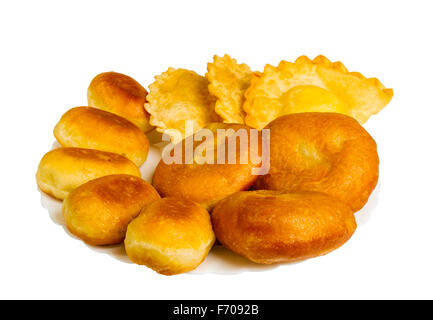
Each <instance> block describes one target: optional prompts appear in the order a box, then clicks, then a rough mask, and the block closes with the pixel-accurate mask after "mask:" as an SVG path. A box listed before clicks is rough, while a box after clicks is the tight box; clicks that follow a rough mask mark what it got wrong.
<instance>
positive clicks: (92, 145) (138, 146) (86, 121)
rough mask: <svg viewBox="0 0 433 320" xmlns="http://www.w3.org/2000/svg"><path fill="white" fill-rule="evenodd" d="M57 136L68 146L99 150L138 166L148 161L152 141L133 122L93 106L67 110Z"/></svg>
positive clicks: (59, 123)
mask: <svg viewBox="0 0 433 320" xmlns="http://www.w3.org/2000/svg"><path fill="white" fill-rule="evenodd" d="M54 136H55V137H56V139H57V141H58V142H59V143H60V144H61V145H62V146H64V147H78V148H87V149H96V150H101V151H107V152H114V153H118V154H121V155H123V156H125V157H127V158H128V159H130V160H131V161H132V162H134V163H135V164H136V165H137V166H141V165H142V164H143V163H144V161H146V158H147V153H148V151H149V141H148V140H147V137H146V135H145V134H144V133H143V131H141V130H140V129H139V128H138V127H137V126H136V125H134V124H133V123H132V122H130V121H128V120H126V119H124V118H122V117H119V116H117V115H115V114H114V113H110V112H107V111H103V110H99V109H96V108H91V107H76V108H72V109H70V110H69V111H67V112H66V113H65V114H64V115H63V116H62V118H61V119H60V121H59V122H58V123H57V125H56V127H55V128H54Z"/></svg>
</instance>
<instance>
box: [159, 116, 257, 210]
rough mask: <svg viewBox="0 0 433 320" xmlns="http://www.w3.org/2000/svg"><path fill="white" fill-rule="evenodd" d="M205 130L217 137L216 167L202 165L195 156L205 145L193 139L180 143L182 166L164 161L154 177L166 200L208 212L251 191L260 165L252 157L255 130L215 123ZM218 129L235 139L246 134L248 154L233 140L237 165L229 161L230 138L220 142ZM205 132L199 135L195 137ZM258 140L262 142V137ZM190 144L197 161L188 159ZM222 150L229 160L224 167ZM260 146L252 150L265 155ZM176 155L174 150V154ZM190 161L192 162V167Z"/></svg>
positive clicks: (214, 146) (239, 125)
mask: <svg viewBox="0 0 433 320" xmlns="http://www.w3.org/2000/svg"><path fill="white" fill-rule="evenodd" d="M205 129H208V130H210V132H212V133H213V135H214V137H213V138H212V141H213V142H214V143H213V145H212V148H211V149H212V150H211V152H213V153H214V155H213V156H212V157H211V158H212V159H213V164H210V163H199V159H197V157H195V153H196V150H197V149H198V148H201V146H202V143H203V141H202V140H200V139H199V141H194V140H195V138H194V136H189V137H187V138H186V139H184V140H183V141H182V142H180V145H181V152H182V154H181V159H182V163H170V164H167V163H165V162H164V158H163V159H161V161H160V162H159V164H158V166H157V167H156V170H155V173H154V175H153V180H152V184H153V186H154V187H155V188H156V190H158V192H159V193H160V194H161V196H163V197H173V196H177V197H181V198H184V199H188V200H192V201H195V202H198V203H200V204H202V205H203V206H204V207H206V208H207V209H211V208H212V207H213V206H214V205H215V204H216V203H217V202H218V201H219V200H221V199H223V198H225V197H227V196H228V195H230V194H232V193H234V192H237V191H241V190H247V189H249V188H250V187H251V186H252V185H253V183H254V182H255V181H256V180H257V178H258V175H254V174H253V169H254V168H257V167H258V166H259V165H260V164H257V161H252V160H253V155H252V154H250V153H249V150H250V148H249V147H250V134H251V130H255V129H251V128H250V127H247V126H245V125H241V124H227V123H212V124H210V125H208V126H207V127H205ZM218 129H226V130H232V134H231V138H233V137H235V135H236V134H240V133H242V132H243V133H245V137H246V142H247V146H248V147H247V148H246V150H245V149H244V150H242V151H241V148H240V143H239V141H240V139H239V138H237V139H236V138H235V139H234V140H232V141H235V143H236V159H235V160H236V161H235V163H233V164H230V163H229V161H228V154H229V152H228V149H229V145H230V142H229V140H228V139H229V138H227V137H226V138H225V139H218V136H217V130H218ZM201 132H202V131H199V132H198V133H196V134H195V136H197V135H199V134H200V133H201ZM228 136H230V134H228ZM258 139H259V140H258V141H259V142H260V139H261V137H260V133H259V134H258ZM205 143H206V142H205ZM189 144H190V145H192V146H193V153H191V154H194V158H193V159H190V158H188V156H187V154H186V152H185V150H186V146H187V145H189ZM220 146H222V148H221V149H223V150H225V159H223V160H224V161H222V163H221V161H220V163H218V159H217V152H216V150H217V149H218V148H219V147H220ZM260 146H261V144H260V143H259V144H258V146H253V147H252V148H251V149H253V148H254V150H255V153H256V154H257V155H259V156H260V153H261V150H260ZM176 149H177V146H176V147H174V150H176ZM214 151H215V152H214ZM174 152H175V151H173V150H172V152H171V154H174ZM206 153H207V152H206ZM244 156H246V161H241V159H242V158H245V157H244ZM188 161H190V162H189V163H188Z"/></svg>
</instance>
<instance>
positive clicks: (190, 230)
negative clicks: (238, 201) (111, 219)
mask: <svg viewBox="0 0 433 320" xmlns="http://www.w3.org/2000/svg"><path fill="white" fill-rule="evenodd" d="M214 242H215V235H214V233H213V230H212V224H211V221H210V217H209V213H208V212H207V211H206V210H205V209H204V208H203V207H202V206H200V205H199V204H198V203H195V202H193V201H189V200H184V199H179V198H163V199H161V200H157V201H155V202H153V203H151V204H150V205H149V206H147V207H145V208H144V209H143V210H142V211H141V213H140V215H139V216H138V217H137V218H136V219H134V220H133V221H132V222H131V223H130V224H129V226H128V231H127V233H126V238H125V249H126V253H127V254H128V257H129V258H130V259H131V261H132V262H135V263H137V264H140V265H146V266H148V267H149V268H152V269H153V270H155V271H156V272H158V273H161V274H164V275H174V274H179V273H183V272H188V271H191V270H194V269H195V268H196V267H197V266H198V265H200V264H201V263H202V262H203V260H204V259H205V258H206V256H207V255H208V253H209V251H210V249H211V248H212V246H213V244H214Z"/></svg>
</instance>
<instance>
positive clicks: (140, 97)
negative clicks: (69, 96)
mask: <svg viewBox="0 0 433 320" xmlns="http://www.w3.org/2000/svg"><path fill="white" fill-rule="evenodd" d="M146 96H147V91H146V89H144V88H143V86H142V85H141V84H139V83H138V82H137V81H135V80H134V79H133V78H131V77H129V76H127V75H124V74H121V73H117V72H104V73H100V74H98V75H97V76H96V77H95V78H93V80H92V81H91V82H90V85H89V88H88V89H87V101H88V103H89V106H92V107H94V108H98V109H101V110H105V111H108V112H112V113H114V114H117V115H118V116H121V117H123V118H125V119H128V120H129V121H131V122H132V123H133V124H135V125H136V126H137V127H139V128H140V129H141V130H143V131H144V132H148V131H150V130H151V129H152V128H153V127H152V126H151V125H150V124H149V117H150V115H149V114H148V113H147V111H146V110H145V109H144V103H145V102H146Z"/></svg>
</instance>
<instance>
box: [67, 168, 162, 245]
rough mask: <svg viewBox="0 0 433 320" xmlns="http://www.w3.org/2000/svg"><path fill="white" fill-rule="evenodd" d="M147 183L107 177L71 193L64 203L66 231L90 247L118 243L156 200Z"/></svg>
mask: <svg viewBox="0 0 433 320" xmlns="http://www.w3.org/2000/svg"><path fill="white" fill-rule="evenodd" d="M159 198H160V196H159V194H158V192H157V191H156V190H155V189H154V188H153V187H152V186H151V185H150V184H148V183H147V182H146V181H144V180H143V179H140V178H138V177H135V176H131V175H124V174H118V175H117V174H116V175H109V176H105V177H102V178H98V179H95V180H92V181H89V182H87V183H85V184H83V185H81V186H80V187H78V188H76V189H75V190H74V191H72V192H71V193H70V194H69V196H68V197H67V198H66V199H65V201H64V203H63V216H64V217H65V220H66V226H67V227H68V230H69V231H70V232H71V233H72V234H74V235H76V236H77V237H79V238H80V239H82V240H83V241H84V242H86V243H88V244H92V245H110V244H117V243H121V242H122V241H123V239H124V238H125V234H126V229H127V226H128V224H129V223H130V222H131V221H132V219H134V218H135V217H136V216H138V214H139V213H140V210H141V209H142V208H143V207H144V206H146V205H148V204H150V203H151V202H153V201H155V200H157V199H159Z"/></svg>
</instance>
